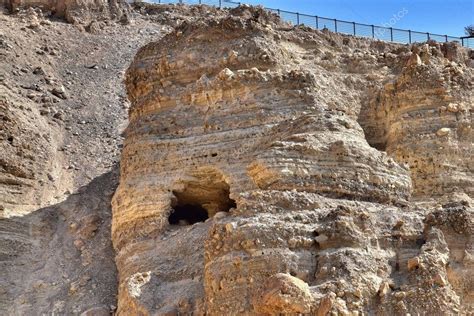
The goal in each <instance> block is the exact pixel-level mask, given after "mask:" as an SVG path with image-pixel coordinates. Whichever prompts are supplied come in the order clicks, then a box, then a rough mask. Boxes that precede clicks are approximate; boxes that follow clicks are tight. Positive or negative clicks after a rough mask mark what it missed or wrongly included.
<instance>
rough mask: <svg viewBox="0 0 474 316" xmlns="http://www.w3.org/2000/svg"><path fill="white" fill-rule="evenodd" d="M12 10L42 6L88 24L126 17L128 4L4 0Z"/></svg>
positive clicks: (120, 0) (85, 0)
mask: <svg viewBox="0 0 474 316" xmlns="http://www.w3.org/2000/svg"><path fill="white" fill-rule="evenodd" d="M3 5H4V6H6V7H7V8H8V9H9V10H11V11H16V10H18V9H25V8H29V7H33V8H40V9H41V10H43V11H45V12H50V13H52V14H53V15H55V16H58V17H61V18H64V19H65V20H66V21H68V22H69V23H78V24H88V23H90V22H93V21H97V20H120V19H126V16H127V13H128V12H129V8H128V4H127V2H126V1H123V0H111V1H105V0H98V1H97V0H4V4H3Z"/></svg>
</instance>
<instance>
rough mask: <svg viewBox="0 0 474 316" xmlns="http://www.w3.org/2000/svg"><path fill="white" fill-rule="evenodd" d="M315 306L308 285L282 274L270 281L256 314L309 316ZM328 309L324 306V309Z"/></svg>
mask: <svg viewBox="0 0 474 316" xmlns="http://www.w3.org/2000/svg"><path fill="white" fill-rule="evenodd" d="M314 304H315V303H314V298H313V297H312V295H311V293H310V290H309V286H308V284H307V283H305V282H304V281H302V280H300V279H298V278H295V277H292V276H291V275H288V274H283V273H280V274H276V275H274V276H272V277H271V278H270V279H269V280H268V282H267V284H266V286H265V287H264V290H263V293H262V294H261V296H260V297H259V298H258V299H257V300H256V302H255V303H254V306H255V311H256V312H258V313H263V314H270V315H274V314H294V313H298V314H299V313H302V314H308V313H310V312H311V310H312V307H313V306H314ZM323 305H325V304H323ZM326 305H327V304H326ZM326 308H327V307H326V306H323V309H326Z"/></svg>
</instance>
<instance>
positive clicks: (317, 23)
mask: <svg viewBox="0 0 474 316" xmlns="http://www.w3.org/2000/svg"><path fill="white" fill-rule="evenodd" d="M318 20H319V18H318V16H317V15H316V29H317V30H319V21H318Z"/></svg>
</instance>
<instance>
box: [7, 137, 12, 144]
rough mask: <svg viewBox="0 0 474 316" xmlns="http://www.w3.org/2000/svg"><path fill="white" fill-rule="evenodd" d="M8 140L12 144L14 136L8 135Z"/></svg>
mask: <svg viewBox="0 0 474 316" xmlns="http://www.w3.org/2000/svg"><path fill="white" fill-rule="evenodd" d="M7 140H8V142H9V143H10V144H13V136H10V137H8V138H7Z"/></svg>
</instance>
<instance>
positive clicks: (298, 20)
mask: <svg viewBox="0 0 474 316" xmlns="http://www.w3.org/2000/svg"><path fill="white" fill-rule="evenodd" d="M296 25H300V14H299V13H298V12H296Z"/></svg>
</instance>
